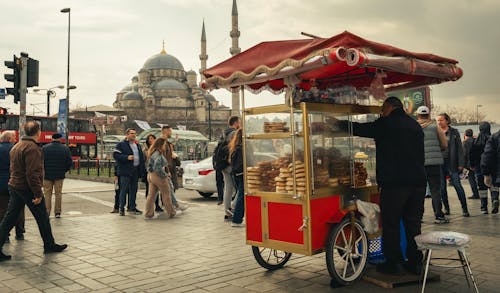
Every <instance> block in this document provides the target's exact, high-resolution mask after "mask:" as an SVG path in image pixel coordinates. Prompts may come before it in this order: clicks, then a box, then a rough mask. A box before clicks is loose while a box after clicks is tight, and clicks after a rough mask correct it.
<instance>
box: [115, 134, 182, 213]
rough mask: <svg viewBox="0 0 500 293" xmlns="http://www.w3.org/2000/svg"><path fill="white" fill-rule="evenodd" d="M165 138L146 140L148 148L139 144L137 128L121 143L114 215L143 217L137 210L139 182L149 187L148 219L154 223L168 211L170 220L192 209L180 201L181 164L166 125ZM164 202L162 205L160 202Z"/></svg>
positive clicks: (150, 137) (117, 164) (163, 135)
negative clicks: (126, 213)
mask: <svg viewBox="0 0 500 293" xmlns="http://www.w3.org/2000/svg"><path fill="white" fill-rule="evenodd" d="M161 133H162V137H160V138H156V137H155V136H154V135H149V136H148V137H146V142H145V145H144V147H140V145H139V142H138V141H137V140H136V135H137V132H136V130H135V129H133V128H129V129H127V130H126V131H125V139H124V140H123V141H121V142H119V143H118V144H117V145H116V147H115V149H114V151H113V158H114V159H115V162H116V165H115V184H116V186H117V188H116V191H115V204H114V208H113V210H112V211H111V213H118V214H119V215H120V216H124V215H125V205H127V212H128V213H131V214H135V215H140V214H142V211H141V210H139V209H138V208H137V206H136V197H137V189H138V184H139V180H142V181H143V182H144V183H145V185H146V205H145V214H144V216H145V218H146V219H152V218H153V217H154V215H155V212H157V213H159V214H161V213H163V212H164V211H165V210H166V211H167V214H168V216H169V217H174V216H175V215H176V210H177V211H184V210H186V209H187V208H188V206H187V205H183V204H181V203H180V202H178V201H177V199H176V197H175V191H176V190H177V189H178V183H177V172H176V166H179V165H180V161H179V159H178V157H177V154H176V153H175V150H174V146H173V144H171V143H170V142H169V139H170V138H171V136H172V128H171V127H170V126H168V125H165V126H163V127H162V129H161ZM159 198H160V199H161V204H160V200H159Z"/></svg>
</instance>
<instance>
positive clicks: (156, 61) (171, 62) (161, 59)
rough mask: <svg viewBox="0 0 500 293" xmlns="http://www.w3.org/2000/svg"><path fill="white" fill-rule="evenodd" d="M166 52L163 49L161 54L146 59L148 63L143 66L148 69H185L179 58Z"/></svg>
mask: <svg viewBox="0 0 500 293" xmlns="http://www.w3.org/2000/svg"><path fill="white" fill-rule="evenodd" d="M164 52H165V51H162V52H161V53H160V54H156V55H154V56H152V57H150V58H149V59H148V60H146V63H144V66H143V67H142V68H143V69H146V70H151V69H174V70H182V71H184V67H183V66H182V63H181V62H180V61H179V60H178V59H177V58H175V57H174V56H172V55H170V54H167V53H164Z"/></svg>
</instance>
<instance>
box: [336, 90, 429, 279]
mask: <svg viewBox="0 0 500 293" xmlns="http://www.w3.org/2000/svg"><path fill="white" fill-rule="evenodd" d="M381 115H382V117H380V118H379V119H377V120H375V121H374V122H369V123H355V122H354V123H352V129H353V133H354V135H357V136H362V137H370V138H373V139H375V143H376V147H377V149H376V152H377V154H376V158H377V175H376V177H377V183H378V185H379V187H380V189H381V192H380V210H381V218H382V227H384V228H383V230H382V242H383V243H382V247H383V253H384V256H385V258H386V262H385V263H382V264H379V265H377V270H378V271H379V272H382V273H386V274H402V273H403V269H406V270H407V271H409V272H411V273H414V274H417V273H419V272H420V269H421V263H422V258H423V256H422V252H421V251H419V250H418V249H417V244H416V243H415V240H414V238H415V236H417V235H419V234H420V233H421V220H422V215H423V211H424V200H425V198H424V197H425V186H426V175H425V168H424V162H425V155H424V154H425V152H424V133H423V131H422V128H421V127H420V125H419V124H418V123H417V121H415V119H413V118H412V117H410V116H408V115H407V114H406V113H405V111H404V110H403V104H402V103H401V100H399V99H398V98H396V97H389V98H387V99H386V100H385V101H384V103H383V105H382V113H381ZM340 126H341V127H342V128H344V129H345V130H347V128H348V124H347V122H344V123H341V124H340ZM401 219H402V220H403V223H404V227H405V232H406V239H407V241H408V245H407V249H406V256H407V258H408V261H407V262H404V260H403V257H402V251H401V246H400V221H401Z"/></svg>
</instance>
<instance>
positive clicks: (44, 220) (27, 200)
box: [0, 187, 54, 249]
mask: <svg viewBox="0 0 500 293" xmlns="http://www.w3.org/2000/svg"><path fill="white" fill-rule="evenodd" d="M9 193H10V200H9V205H8V207H7V213H6V214H5V217H4V218H3V220H2V223H1V224H0V249H1V248H2V246H3V244H4V243H5V240H6V239H7V237H8V235H9V231H10V230H11V229H12V227H14V225H15V224H16V222H17V219H18V218H19V213H20V212H21V210H22V209H23V208H24V205H26V206H27V207H28V208H29V210H30V211H31V213H32V214H33V217H34V218H35V220H36V223H37V225H38V230H39V231H40V235H41V236H42V240H43V247H44V248H45V249H47V248H50V247H52V246H54V236H52V228H51V227H50V221H49V215H48V214H47V208H46V207H45V198H42V201H41V202H40V203H39V204H37V205H35V204H34V203H33V202H32V200H33V199H34V198H35V196H34V195H33V192H31V191H29V190H23V191H20V190H15V189H12V188H10V187H9Z"/></svg>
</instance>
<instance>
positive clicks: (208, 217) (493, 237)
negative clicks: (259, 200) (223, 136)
mask: <svg viewBox="0 0 500 293" xmlns="http://www.w3.org/2000/svg"><path fill="white" fill-rule="evenodd" d="M465 189H466V190H468V186H466V187H465ZM84 191H87V192H84ZM100 191H104V192H100ZM112 193H113V190H112V185H110V184H102V183H82V182H79V181H75V180H68V181H66V182H65V195H64V203H63V207H65V206H67V205H68V201H72V200H74V201H78V202H89V203H90V204H91V205H94V206H100V209H101V211H102V212H100V213H99V214H89V213H87V212H82V213H69V212H68V213H65V214H63V217H62V218H61V219H53V218H52V219H51V223H52V228H53V231H54V235H55V238H56V240H57V241H58V242H59V243H68V244H69V248H68V249H67V251H65V252H63V253H59V254H53V255H44V254H43V244H42V242H41V239H40V236H39V234H38V231H37V228H36V223H35V222H34V220H33V219H32V218H28V220H27V222H26V228H27V233H26V240H24V241H16V240H14V239H12V240H11V243H10V244H6V245H5V246H4V252H5V253H7V254H12V256H13V259H12V260H11V261H7V262H3V263H1V264H0V292H70V291H71V292H166V291H168V292H187V291H190V292H291V291H297V292H333V291H334V292H356V291H360V290H363V291H364V292H388V291H389V292H417V291H418V289H419V288H420V287H419V286H417V285H414V286H407V287H402V288H398V289H391V290H388V289H382V288H380V287H377V286H375V285H372V284H369V283H367V282H365V281H358V282H356V283H355V284H353V285H351V286H349V287H344V288H337V289H331V288H330V287H329V282H330V278H329V276H328V272H327V270H326V265H325V259H324V254H319V255H315V256H312V257H306V256H299V255H293V256H292V258H291V260H290V261H289V262H288V263H287V264H286V266H285V267H284V268H283V269H281V270H277V271H273V272H268V271H266V270H265V269H263V268H261V267H260V266H259V265H258V264H257V263H256V261H255V260H254V258H253V255H252V252H251V248H250V247H249V246H247V245H246V244H245V235H244V233H245V229H241V228H232V227H231V226H230V224H229V223H225V222H223V220H222V215H223V213H222V209H221V207H220V206H217V205H216V203H215V201H213V200H211V201H206V200H204V199H201V198H200V197H199V196H198V195H197V194H196V193H194V192H192V191H186V190H180V191H179V193H178V197H179V198H180V199H182V200H183V201H187V202H188V203H189V205H190V208H189V209H188V210H187V211H186V212H184V214H181V215H179V216H176V217H175V218H174V219H166V218H158V219H154V220H144V218H143V216H132V215H127V216H125V217H119V216H117V215H115V214H109V213H108V211H109V205H110V202H111V201H112ZM449 193H450V200H451V203H452V215H451V223H450V224H446V225H435V224H432V220H433V218H432V215H431V213H432V208H431V205H430V204H431V203H430V200H426V214H425V217H424V224H423V230H424V231H431V230H454V231H458V232H464V233H468V234H470V235H471V236H472V239H473V242H472V246H471V249H470V257H471V263H472V269H473V272H474V274H475V276H476V278H477V279H478V284H479V289H480V291H481V292H499V290H500V289H498V287H499V285H500V276H499V274H498V270H497V269H496V267H497V264H498V263H499V262H500V249H498V245H499V243H500V242H499V241H498V239H499V236H500V229H499V227H498V223H499V221H500V220H499V219H500V215H491V214H490V215H480V213H479V201H478V200H468V203H469V206H470V207H469V209H470V212H471V217H470V218H463V217H462V216H461V213H459V211H460V210H461V209H460V208H459V203H458V199H457V197H456V194H455V192H454V191H453V190H449ZM143 204H144V199H143V196H138V206H139V207H143ZM80 205H81V206H82V209H84V206H85V205H84V204H81V203H80ZM72 209H73V210H74V209H75V207H73V208H72ZM95 209H96V208H93V210H95ZM28 214H29V213H28ZM11 238H14V237H11ZM439 255H441V256H445V255H443V254H439ZM431 270H432V271H434V272H439V273H440V274H441V281H440V282H435V283H429V284H428V287H427V288H428V290H427V292H469V289H468V288H467V283H466V282H465V279H464V277H463V272H462V270H461V269H443V268H431Z"/></svg>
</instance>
